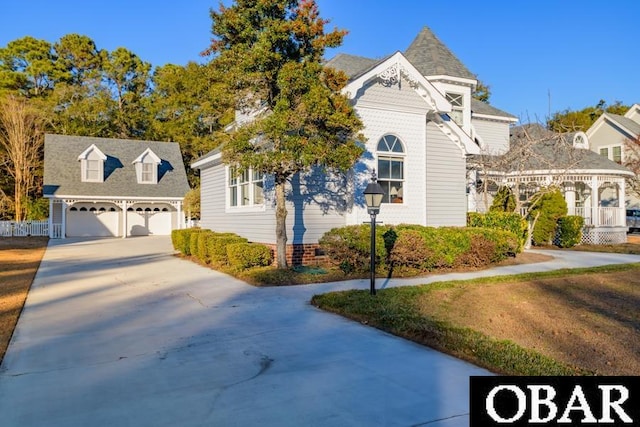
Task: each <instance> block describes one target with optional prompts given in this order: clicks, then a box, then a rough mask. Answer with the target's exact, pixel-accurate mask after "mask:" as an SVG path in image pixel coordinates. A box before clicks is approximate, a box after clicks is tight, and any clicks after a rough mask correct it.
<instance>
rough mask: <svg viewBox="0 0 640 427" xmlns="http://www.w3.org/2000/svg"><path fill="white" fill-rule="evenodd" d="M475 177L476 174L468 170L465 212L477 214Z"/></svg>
mask: <svg viewBox="0 0 640 427" xmlns="http://www.w3.org/2000/svg"><path fill="white" fill-rule="evenodd" d="M477 177H478V172H477V171H475V170H470V171H469V173H468V174H467V212H478V200H477V197H478V193H477V191H476V182H477V179H478V178H477Z"/></svg>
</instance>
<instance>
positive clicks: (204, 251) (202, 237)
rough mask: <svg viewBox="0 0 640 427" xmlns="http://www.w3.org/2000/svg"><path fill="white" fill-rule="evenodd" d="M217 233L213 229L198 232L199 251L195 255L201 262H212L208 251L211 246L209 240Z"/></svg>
mask: <svg viewBox="0 0 640 427" xmlns="http://www.w3.org/2000/svg"><path fill="white" fill-rule="evenodd" d="M215 235H216V233H214V232H213V231H211V230H202V231H201V232H200V233H198V242H197V252H196V254H195V255H196V256H197V257H198V259H199V260H200V261H201V262H203V263H205V264H209V263H210V262H211V259H210V258H209V251H208V248H209V246H208V244H207V243H208V240H209V239H210V238H211V237H212V236H215Z"/></svg>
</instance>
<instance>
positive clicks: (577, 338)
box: [312, 264, 640, 375]
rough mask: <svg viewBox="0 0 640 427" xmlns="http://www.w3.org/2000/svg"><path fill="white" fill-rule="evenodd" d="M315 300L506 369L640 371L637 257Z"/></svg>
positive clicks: (542, 372) (491, 366)
mask: <svg viewBox="0 0 640 427" xmlns="http://www.w3.org/2000/svg"><path fill="white" fill-rule="evenodd" d="M312 302H313V304H315V305H317V306H319V307H320V308H323V309H326V310H329V311H333V312H336V313H339V314H342V315H344V316H347V317H350V318H352V319H354V320H357V321H360V322H363V323H366V324H369V325H372V326H375V327H378V328H380V329H383V330H386V331H388V332H391V333H393V334H396V335H399V336H403V337H406V338H409V339H411V340H414V341H416V342H419V343H422V344H425V345H428V346H431V347H434V348H436V349H438V350H441V351H444V352H447V353H450V354H452V355H454V356H456V357H460V358H463V359H466V360H469V361H471V362H473V363H475V364H477V365H479V366H483V367H486V368H488V369H490V370H492V371H494V372H497V373H502V374H509V375H575V374H582V375H585V374H586V375H591V374H595V375H637V374H638V372H640V311H639V309H640V264H629V265H619V266H605V267H595V268H588V269H575V270H560V271H551V272H545V273H530V274H522V275H517V276H499V277H490V278H484V279H476V280H469V281H457V282H441V283H436V284H432V285H424V286H416V287H407V288H393V289H384V290H381V291H380V292H379V294H378V296H376V297H371V296H369V295H367V293H366V292H365V291H348V292H335V293H329V294H325V295H320V296H315V297H314V298H313V300H312Z"/></svg>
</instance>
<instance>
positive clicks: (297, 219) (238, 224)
mask: <svg viewBox="0 0 640 427" xmlns="http://www.w3.org/2000/svg"><path fill="white" fill-rule="evenodd" d="M200 180H201V190H200V198H201V201H200V203H201V219H200V226H201V227H202V228H207V229H210V230H214V231H219V232H231V233H236V234H238V235H240V236H243V237H245V238H247V239H249V240H250V241H252V242H259V243H275V240H276V237H275V230H276V217H275V204H274V202H273V193H272V192H270V191H269V190H268V188H266V189H265V205H266V206H265V207H264V208H261V207H249V208H243V207H238V208H228V207H227V206H226V204H227V202H226V192H227V184H226V174H225V166H224V165H223V164H222V163H218V164H216V165H215V166H213V167H210V168H206V169H202V170H201V172H200ZM266 187H268V185H267V186H266ZM314 187H315V188H317V190H316V189H311V190H307V189H306V187H305V181H304V179H302V180H301V182H300V185H299V186H296V190H295V191H292V188H291V187H289V188H288V202H287V212H288V214H287V237H288V242H287V243H289V244H302V243H317V242H318V239H319V238H320V237H321V236H322V235H323V234H324V233H325V232H326V231H328V230H330V229H332V228H335V227H341V226H343V225H344V224H345V219H344V215H343V214H341V213H339V212H336V211H335V210H334V209H329V210H328V211H326V212H325V211H324V210H323V206H327V205H326V204H318V203H317V202H319V201H323V199H324V198H325V196H324V194H325V193H326V192H328V191H329V190H330V189H331V187H332V186H331V185H328V184H327V183H326V182H323V183H317V182H315V181H314ZM312 199H313V201H312Z"/></svg>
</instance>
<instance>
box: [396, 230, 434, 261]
mask: <svg viewBox="0 0 640 427" xmlns="http://www.w3.org/2000/svg"><path fill="white" fill-rule="evenodd" d="M396 234H397V238H396V240H395V244H394V245H393V246H392V247H391V250H390V251H389V263H390V265H391V266H393V267H394V268H401V269H408V270H410V271H415V270H418V271H424V270H425V269H427V265H429V264H430V262H431V261H430V260H432V259H433V258H434V251H433V250H431V249H430V248H429V247H428V245H427V242H426V239H425V236H424V235H423V234H422V233H420V231H418V230H413V229H411V228H406V229H403V230H399V231H396Z"/></svg>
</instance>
